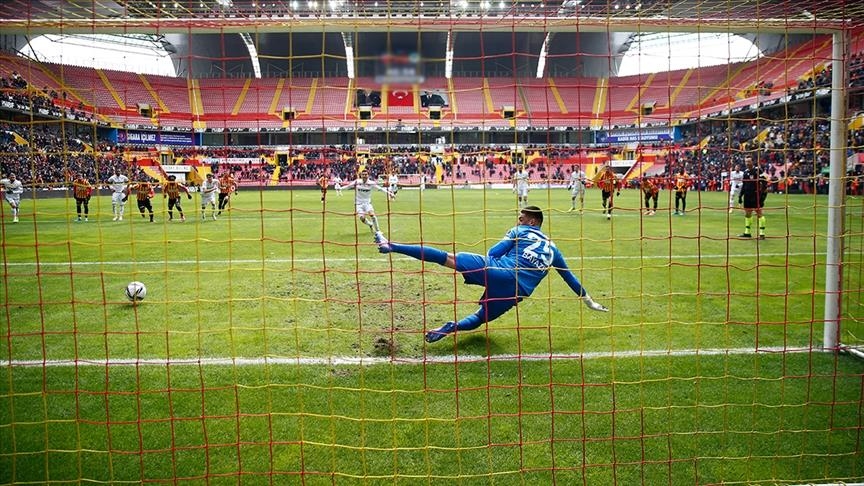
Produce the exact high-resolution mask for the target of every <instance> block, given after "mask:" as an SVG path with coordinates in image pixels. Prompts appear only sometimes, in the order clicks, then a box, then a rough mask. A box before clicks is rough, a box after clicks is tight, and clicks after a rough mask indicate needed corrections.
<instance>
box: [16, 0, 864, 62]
mask: <svg viewBox="0 0 864 486" xmlns="http://www.w3.org/2000/svg"><path fill="white" fill-rule="evenodd" d="M805 7H806V8H805ZM862 19H864V2H861V1H860V0H854V1H853V0H812V1H810V2H794V1H791V0H699V1H696V0H554V1H548V0H547V1H539V0H523V1H498V0H489V1H487V0H483V1H476V0H470V1H468V0H423V1H386V0H379V1H367V0H364V1H350V0H287V1H285V0H282V1H273V0H260V1H259V0H256V1H251V0H244V1H240V0H177V1H172V0H128V1H121V0H98V1H97V0H83V1H78V2H57V1H53V0H34V1H24V0H14V1H6V2H0V29H2V30H3V31H4V33H6V34H7V36H6V39H5V44H6V48H7V49H9V48H14V49H16V50H17V49H20V48H21V47H23V46H24V45H25V44H26V43H27V42H29V40H30V39H32V38H33V37H35V36H37V35H39V34H44V33H58V32H63V33H66V34H72V33H81V34H147V35H158V36H160V39H161V41H162V42H163V45H164V46H165V47H166V48H167V49H168V50H169V51H172V52H173V55H172V57H173V59H174V63H175V66H176V68H177V72H178V74H179V75H181V76H190V77H208V76H209V77H221V76H229V77H247V76H251V75H252V73H253V72H255V71H259V70H260V71H262V72H264V73H265V76H286V75H297V76H315V75H324V74H325V73H326V74H327V75H337V76H352V75H354V74H356V75H357V76H369V75H372V74H373V72H374V63H372V62H365V61H366V60H372V59H377V58H378V56H380V55H381V54H382V53H385V52H393V51H402V52H413V53H416V54H417V56H418V57H419V58H420V59H422V62H423V63H424V66H423V71H424V72H426V73H427V74H428V75H429V76H439V75H440V76H444V75H445V71H446V69H445V64H446V63H445V59H446V58H448V57H450V54H449V53H448V46H452V48H453V53H452V60H453V62H452V71H453V72H455V73H468V75H483V76H487V77H489V76H526V77H529V76H531V77H533V76H534V75H535V74H537V73H538V72H539V71H543V70H545V72H547V73H549V74H551V75H556V76H562V75H569V76H590V77H606V76H612V75H615V73H616V72H617V67H618V63H620V60H621V57H622V56H623V54H624V53H625V51H626V50H627V49H628V47H629V46H630V43H631V42H632V41H633V39H634V38H635V37H636V35H637V34H640V33H646V32H664V33H674V32H697V31H698V32H725V33H736V34H741V35H743V36H745V37H747V38H748V39H750V40H752V41H754V42H755V43H756V44H757V45H758V46H759V48H760V50H761V51H763V52H765V53H770V52H772V51H774V50H777V49H779V48H782V47H784V46H786V45H790V44H794V43H795V42H796V40H795V39H793V37H794V36H795V35H796V34H800V36H802V37H803V36H805V35H806V36H810V35H813V34H814V33H826V32H831V31H832V29H839V28H854V27H856V26H860V25H862V24H861V22H862ZM236 34H240V35H236ZM10 38H11V39H12V40H10ZM10 44H14V45H10ZM772 46H773V48H772ZM349 48H350V52H349ZM253 50H254V51H255V55H253V54H252V51H253ZM541 53H542V54H541ZM349 57H353V58H354V59H356V60H357V62H356V71H357V72H356V73H354V72H350V71H349V70H348V66H349V65H350V66H351V67H352V71H353V68H354V63H346V59H348V58H349ZM540 57H543V58H544V63H543V65H541V66H540V67H539V68H538V64H540V62H539V58H540ZM256 61H257V62H258V63H259V64H260V65H259V66H257V67H256V65H255V62H256Z"/></svg>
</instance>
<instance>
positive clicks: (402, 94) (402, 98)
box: [387, 88, 414, 106]
mask: <svg viewBox="0 0 864 486" xmlns="http://www.w3.org/2000/svg"><path fill="white" fill-rule="evenodd" d="M387 106H414V90H413V89H410V88H392V89H390V92H389V93H388V94H387Z"/></svg>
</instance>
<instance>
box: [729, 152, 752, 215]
mask: <svg viewBox="0 0 864 486" xmlns="http://www.w3.org/2000/svg"><path fill="white" fill-rule="evenodd" d="M747 158H748V159H749V158H750V157H747ZM743 185H744V171H742V170H741V166H740V165H736V166H735V169H733V170H732V172H730V173H729V212H730V213H731V212H732V211H733V210H734V209H735V204H736V203H737V202H738V196H739V195H740V194H741V186H743Z"/></svg>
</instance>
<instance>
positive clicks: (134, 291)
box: [126, 282, 147, 302]
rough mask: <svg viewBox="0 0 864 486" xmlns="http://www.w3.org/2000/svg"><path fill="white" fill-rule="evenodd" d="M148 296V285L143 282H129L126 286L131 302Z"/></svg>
mask: <svg viewBox="0 0 864 486" xmlns="http://www.w3.org/2000/svg"><path fill="white" fill-rule="evenodd" d="M144 297H147V287H146V286H144V284H143V283H141V282H129V285H127V286H126V298H127V299H129V300H130V301H131V302H139V301H142V300H144Z"/></svg>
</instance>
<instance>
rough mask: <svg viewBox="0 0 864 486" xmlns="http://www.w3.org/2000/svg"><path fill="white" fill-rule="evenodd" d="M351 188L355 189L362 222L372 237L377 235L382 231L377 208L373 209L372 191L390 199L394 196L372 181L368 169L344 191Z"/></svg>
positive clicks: (355, 198)
mask: <svg viewBox="0 0 864 486" xmlns="http://www.w3.org/2000/svg"><path fill="white" fill-rule="evenodd" d="M351 188H354V208H355V210H356V211H357V216H358V217H359V218H360V222H361V223H363V224H365V225H366V226H368V227H369V229H370V230H371V231H372V235H375V234H376V233H378V232H379V231H381V228H380V227H379V226H378V216H375V208H373V207H372V189H376V190H379V191H381V192H383V193H386V194H387V197H388V198H392V197H393V194H392V193H391V192H390V191H388V190H387V189H385V188H383V187H381V186H379V185H378V183H377V182H375V181H373V180H372V179H370V178H369V171H368V170H366V169H362V170H361V171H360V175H359V177H358V178H357V179H355V180H353V181H351V182H349V183H348V184H345V187H343V189H351Z"/></svg>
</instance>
